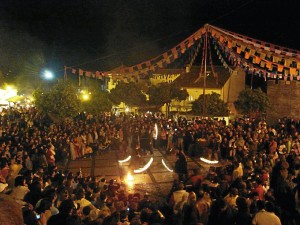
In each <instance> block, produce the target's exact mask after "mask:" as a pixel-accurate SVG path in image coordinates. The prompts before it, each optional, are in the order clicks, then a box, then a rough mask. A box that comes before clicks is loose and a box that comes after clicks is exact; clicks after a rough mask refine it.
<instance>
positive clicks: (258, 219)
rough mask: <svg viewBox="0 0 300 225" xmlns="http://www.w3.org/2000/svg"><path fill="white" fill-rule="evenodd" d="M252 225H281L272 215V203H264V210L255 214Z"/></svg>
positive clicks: (277, 218)
mask: <svg viewBox="0 0 300 225" xmlns="http://www.w3.org/2000/svg"><path fill="white" fill-rule="evenodd" d="M252 224H253V225H281V221H280V219H279V217H278V216H276V215H275V213H274V204H273V203H272V202H266V206H265V209H262V210H260V211H259V212H258V213H256V214H255V216H254V218H253V220H252Z"/></svg>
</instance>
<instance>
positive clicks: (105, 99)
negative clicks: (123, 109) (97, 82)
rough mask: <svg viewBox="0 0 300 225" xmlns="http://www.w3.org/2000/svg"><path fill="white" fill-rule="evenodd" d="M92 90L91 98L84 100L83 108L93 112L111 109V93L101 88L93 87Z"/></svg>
mask: <svg viewBox="0 0 300 225" xmlns="http://www.w3.org/2000/svg"><path fill="white" fill-rule="evenodd" d="M90 92H91V94H90V95H89V99H88V100H87V101H82V110H84V111H85V112H88V113H92V114H98V113H99V112H110V111H111V108H112V106H113V103H112V102H111V100H110V99H109V93H107V92H104V91H101V90H100V89H99V88H93V89H91V90H90Z"/></svg>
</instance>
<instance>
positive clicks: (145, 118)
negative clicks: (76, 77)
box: [0, 108, 300, 225]
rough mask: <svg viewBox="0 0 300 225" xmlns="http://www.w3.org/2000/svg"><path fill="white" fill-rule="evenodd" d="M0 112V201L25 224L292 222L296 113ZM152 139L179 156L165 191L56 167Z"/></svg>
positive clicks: (134, 148) (299, 145)
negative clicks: (9, 202) (262, 116)
mask: <svg viewBox="0 0 300 225" xmlns="http://www.w3.org/2000/svg"><path fill="white" fill-rule="evenodd" d="M0 116H1V117H0V123H1V126H0V155H1V161H0V192H1V195H0V201H1V199H2V197H1V196H3V195H5V196H9V197H10V198H11V199H13V201H14V202H15V203H17V204H18V205H19V206H20V208H21V209H22V220H23V221H24V222H23V223H24V224H27V225H31V224H34V225H36V224H39V225H46V224H49V225H56V224H65V225H67V224H74V225H76V224H83V225H92V224H93V225H101V224H103V225H107V224H143V225H146V224H149V225H150V224H162V225H163V224H166V225H168V224H178V225H181V224H182V225H185V224H190V225H192V224H197V225H199V224H203V225H206V224H207V225H214V224H216V225H217V224H218V225H219V224H220V225H222V224H228V225H229V224H237V225H239V224H245V225H247V224H258V225H263V224H287V225H289V224H291V225H292V224H300V220H299V204H300V192H299V191H300V173H299V169H300V158H299V157H300V135H299V131H300V122H299V120H295V119H291V118H284V119H281V120H278V122H277V123H276V124H274V125H273V126H270V125H268V124H267V123H266V122H265V121H264V120H258V119H245V118H239V119H235V120H232V121H229V122H226V121H225V120H214V119H208V118H200V117H199V118H198V117H195V118H193V119H192V120H187V119H186V118H185V117H180V116H174V117H172V118H166V117H165V116H164V115H163V114H161V113H156V114H150V113H148V114H145V115H142V116H138V115H131V116H128V115H120V116H115V115H111V114H99V115H90V114H84V113H82V114H79V115H78V116H77V117H76V118H73V119H72V120H64V121H60V122H52V120H51V117H49V116H43V115H41V114H39V113H38V111H37V110H36V109H35V108H29V109H25V108H20V109H15V108H9V109H3V110H2V112H1V114H0ZM154 149H159V150H160V151H161V152H162V153H164V154H175V155H176V156H177V161H176V163H175V165H174V168H175V172H176V175H177V176H176V177H175V179H174V182H173V185H172V187H170V193H169V194H168V195H167V196H166V197H165V199H164V200H161V199H159V200H158V199H155V198H153V196H152V198H151V196H149V195H148V194H145V195H143V196H141V194H140V193H135V194H129V193H128V192H127V190H126V189H124V188H122V187H121V186H120V185H119V184H118V183H117V182H116V181H115V180H108V181H107V180H106V179H105V177H102V178H99V177H92V176H89V175H85V176H84V175H83V174H82V172H81V171H80V170H79V169H78V172H77V173H72V172H70V171H68V170H65V169H63V168H66V167H67V165H68V162H69V161H70V160H75V159H77V158H82V157H91V156H92V155H93V154H98V153H102V152H105V151H112V150H118V151H119V152H120V154H126V153H128V151H130V152H131V154H133V155H135V156H136V157H141V155H151V154H153V150H154ZM187 156H189V157H192V158H193V157H197V159H199V157H198V156H202V157H203V158H205V159H207V160H206V161H205V162H204V163H205V166H208V169H207V170H205V169H203V170H200V169H194V170H193V172H192V173H191V174H190V173H189V170H188V166H187V161H186V157H187ZM215 162H217V163H216V164H215ZM3 199H4V198H3ZM0 203H1V202H0ZM1 205H3V204H0V213H1V212H2V211H1ZM1 218H2V219H3V218H4V217H2V216H0V223H1V222H2V221H1ZM2 223H3V224H11V223H5V222H2ZM20 224H21V223H20ZM11 225H12V224H11Z"/></svg>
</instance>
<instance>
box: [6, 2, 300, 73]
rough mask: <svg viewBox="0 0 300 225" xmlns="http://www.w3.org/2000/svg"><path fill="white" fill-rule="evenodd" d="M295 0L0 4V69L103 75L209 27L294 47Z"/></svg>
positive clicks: (296, 29)
mask: <svg viewBox="0 0 300 225" xmlns="http://www.w3.org/2000/svg"><path fill="white" fill-rule="evenodd" d="M299 5H300V3H298V0H293V1H292V0H285V1H279V0H249V1H248V0H181V1H180V0H35V1H34V0H1V1H0V51H1V52H0V66H1V67H0V69H1V68H2V70H5V69H7V68H9V69H10V70H14V69H15V70H17V69H16V68H17V67H18V66H19V67H21V66H22V65H26V66H27V67H29V68H34V67H35V66H36V67H38V66H39V65H45V66H47V67H49V68H51V69H53V70H56V71H59V70H61V69H62V68H63V65H68V66H74V67H77V68H82V69H86V70H109V69H112V68H114V67H117V66H119V65H121V64H125V65H133V64H136V63H139V62H142V61H145V60H147V59H150V58H151V57H154V56H157V55H159V54H160V53H162V52H164V51H166V50H169V49H171V48H172V47H174V46H175V45H176V44H178V43H180V42H181V41H182V40H183V39H185V38H186V37H188V36H189V35H191V34H192V33H193V32H195V31H196V30H197V29H199V28H200V27H202V26H203V25H204V24H206V23H209V24H212V25H215V26H218V27H220V28H224V29H227V30H230V31H233V32H236V33H240V34H244V35H247V36H250V37H252V38H256V39H259V40H262V41H266V42H270V43H273V44H277V45H280V46H284V47H289V48H293V49H298V50H300V43H299V33H300V26H299V10H300V7H299Z"/></svg>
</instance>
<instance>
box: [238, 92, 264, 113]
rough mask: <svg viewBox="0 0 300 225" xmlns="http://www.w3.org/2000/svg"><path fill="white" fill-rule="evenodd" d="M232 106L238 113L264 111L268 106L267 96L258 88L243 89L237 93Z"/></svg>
mask: <svg viewBox="0 0 300 225" xmlns="http://www.w3.org/2000/svg"><path fill="white" fill-rule="evenodd" d="M234 106H235V108H236V110H237V111H238V112H239V113H242V114H245V115H253V114H256V113H259V114H260V115H261V114H262V113H265V112H266V111H267V109H268V107H269V106H270V102H269V98H268V95H267V94H266V93H264V92H263V91H262V90H261V89H260V88H258V89H253V90H252V89H245V90H243V91H241V92H240V93H239V96H238V99H237V100H236V101H235V102H234Z"/></svg>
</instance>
